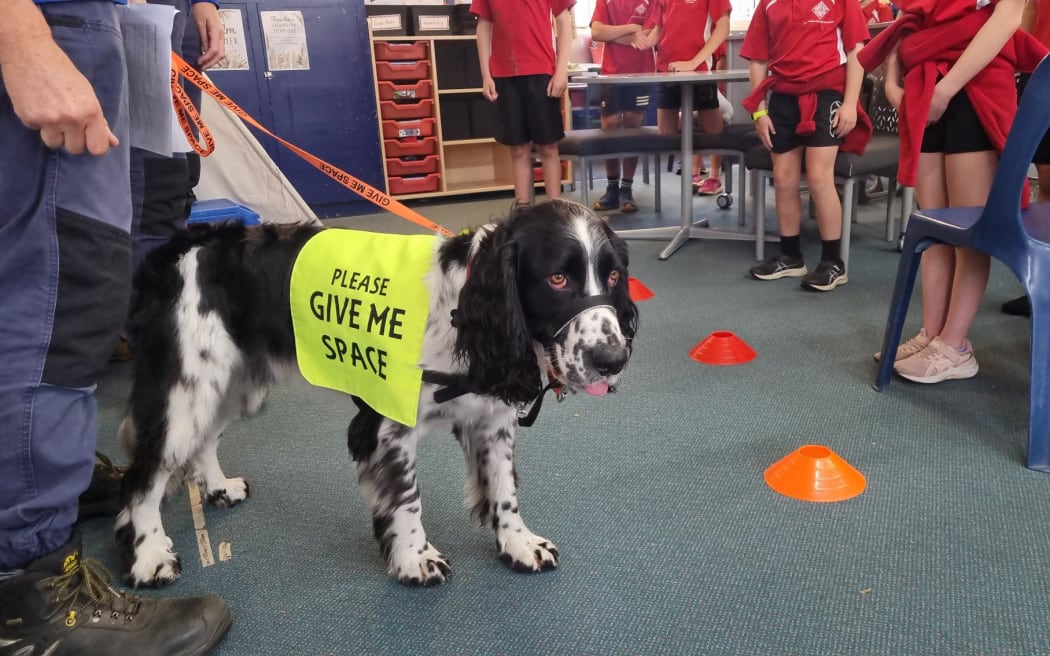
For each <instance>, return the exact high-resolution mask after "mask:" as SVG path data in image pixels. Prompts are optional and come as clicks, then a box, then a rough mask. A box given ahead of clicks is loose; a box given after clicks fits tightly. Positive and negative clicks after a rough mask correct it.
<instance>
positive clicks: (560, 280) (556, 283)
mask: <svg viewBox="0 0 1050 656" xmlns="http://www.w3.org/2000/svg"><path fill="white" fill-rule="evenodd" d="M547 281H548V282H550V284H551V287H553V288H555V289H564V288H565V285H567V284H568V282H569V281H568V279H566V278H565V274H564V273H554V274H551V275H550V277H548V278H547Z"/></svg>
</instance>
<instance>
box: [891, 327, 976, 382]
mask: <svg viewBox="0 0 1050 656" xmlns="http://www.w3.org/2000/svg"><path fill="white" fill-rule="evenodd" d="M977 369H978V367H977V358H975V357H974V356H973V345H971V344H970V342H969V340H967V342H966V348H965V350H963V351H962V352H960V351H957V350H956V349H955V347H953V346H951V345H950V344H948V343H947V342H945V341H944V340H942V339H941V338H940V337H934V338H933V339H931V340H930V343H929V344H927V345H926V348H924V349H923V350H921V351H919V352H918V353H916V354H915V355H913V356H911V357H910V358H904V359H903V360H897V361H896V362H894V363H893V370H894V371H896V372H897V374H898V375H900V376H901V378H906V379H908V380H911V381H914V382H916V383H939V382H941V381H945V380H957V379H962V378H973V377H974V376H976V375H977Z"/></svg>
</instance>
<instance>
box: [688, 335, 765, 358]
mask: <svg viewBox="0 0 1050 656" xmlns="http://www.w3.org/2000/svg"><path fill="white" fill-rule="evenodd" d="M757 355H758V354H757V353H755V350H754V349H753V348H751V347H750V346H748V345H747V343H745V342H744V340H742V339H740V338H739V337H737V336H736V335H735V334H733V333H731V332H729V331H728V330H716V331H715V332H713V333H711V334H710V335H708V336H707V337H705V338H704V339H703V341H702V342H700V343H699V344H697V345H696V346H694V347H693V348H692V350H690V351H689V357H691V358H692V359H694V360H696V361H697V362H703V363H704V364H743V363H745V362H751V361H752V360H754V359H755V357H756V356H757Z"/></svg>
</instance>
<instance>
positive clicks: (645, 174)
mask: <svg viewBox="0 0 1050 656" xmlns="http://www.w3.org/2000/svg"><path fill="white" fill-rule="evenodd" d="M642 182H644V183H645V184H649V156H648V155H645V156H643V157H642Z"/></svg>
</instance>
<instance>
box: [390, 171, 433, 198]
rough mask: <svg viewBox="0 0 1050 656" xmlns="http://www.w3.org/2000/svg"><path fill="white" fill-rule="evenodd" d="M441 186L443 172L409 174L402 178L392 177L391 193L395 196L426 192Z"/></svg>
mask: <svg viewBox="0 0 1050 656" xmlns="http://www.w3.org/2000/svg"><path fill="white" fill-rule="evenodd" d="M440 187H441V174H439V173H430V174H428V175H409V176H405V177H401V178H390V193H391V194H392V195H394V196H403V195H405V194H426V193H430V192H434V191H437V190H438V188H440Z"/></svg>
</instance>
